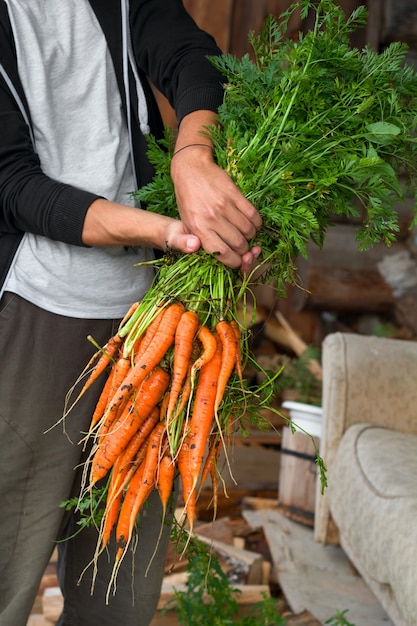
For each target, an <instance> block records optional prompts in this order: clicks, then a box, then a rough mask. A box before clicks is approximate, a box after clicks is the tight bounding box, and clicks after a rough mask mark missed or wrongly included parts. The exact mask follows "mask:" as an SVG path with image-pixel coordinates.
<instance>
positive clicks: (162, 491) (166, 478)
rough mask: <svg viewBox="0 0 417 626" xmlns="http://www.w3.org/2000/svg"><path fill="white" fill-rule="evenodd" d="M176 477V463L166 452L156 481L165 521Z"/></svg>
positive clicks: (160, 463)
mask: <svg viewBox="0 0 417 626" xmlns="http://www.w3.org/2000/svg"><path fill="white" fill-rule="evenodd" d="M174 477H175V463H174V461H173V459H172V457H171V455H170V454H169V452H165V454H164V456H163V457H162V459H161V460H160V462H159V466H158V473H157V479H156V487H157V489H158V492H159V497H160V499H161V504H162V520H164V519H165V515H166V510H167V506H168V501H169V498H170V495H171V493H172V487H173V484H174Z"/></svg>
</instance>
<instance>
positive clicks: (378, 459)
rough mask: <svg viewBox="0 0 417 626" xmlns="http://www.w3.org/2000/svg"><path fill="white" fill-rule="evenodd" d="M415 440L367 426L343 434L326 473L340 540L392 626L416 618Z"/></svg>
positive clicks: (401, 625) (410, 624)
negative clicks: (387, 615)
mask: <svg viewBox="0 0 417 626" xmlns="http://www.w3.org/2000/svg"><path fill="white" fill-rule="evenodd" d="M416 476H417V436H415V435H411V434H409V433H398V432H393V431H392V430H390V429H387V428H381V427H379V426H373V425H370V424H355V425H353V426H350V428H348V430H347V431H346V433H345V434H344V436H343V438H342V440H341V442H340V445H339V447H338V450H337V452H336V455H335V458H334V461H333V464H332V469H331V473H329V487H328V492H329V501H330V512H331V515H332V517H333V519H334V521H335V523H336V525H337V527H338V530H339V534H340V542H341V545H342V547H343V549H344V550H345V552H346V554H347V555H348V557H349V558H350V559H351V561H352V562H353V563H354V564H355V567H356V568H357V569H358V571H359V573H360V574H361V575H362V577H363V578H364V580H365V581H366V582H367V583H368V585H369V587H370V588H371V589H372V590H373V591H374V593H375V595H376V596H377V597H378V599H379V601H380V602H381V604H382V606H383V607H384V609H385V610H386V611H387V613H388V614H389V615H390V616H391V617H392V618H393V620H394V623H395V624H396V626H413V625H415V623H416V615H417V593H416V589H417V567H416V560H415V555H416V554H417V523H416V520H417V480H416Z"/></svg>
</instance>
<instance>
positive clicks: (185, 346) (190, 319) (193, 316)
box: [166, 311, 200, 422]
mask: <svg viewBox="0 0 417 626" xmlns="http://www.w3.org/2000/svg"><path fill="white" fill-rule="evenodd" d="M199 323H200V320H199V317H198V315H197V313H196V312H195V311H184V313H183V314H182V316H181V319H180V321H179V322H178V326H177V329H176V331H175V343H174V361H173V366H172V374H171V390H170V392H169V402H168V408H167V415H166V419H167V421H168V422H169V420H170V418H171V415H172V413H173V411H174V408H175V405H176V403H177V400H178V397H179V395H180V392H181V388H182V385H183V382H184V380H185V378H186V376H187V371H188V366H189V362H190V358H191V353H192V350H193V340H194V336H195V334H196V332H197V329H198V326H199Z"/></svg>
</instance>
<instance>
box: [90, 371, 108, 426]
mask: <svg viewBox="0 0 417 626" xmlns="http://www.w3.org/2000/svg"><path fill="white" fill-rule="evenodd" d="M113 377H114V368H113V369H112V370H111V372H110V373H109V375H108V377H107V380H106V382H105V384H104V387H103V390H102V392H101V394H100V397H99V399H98V401H97V404H96V406H95V408H94V411H93V415H92V416H91V421H90V430H92V429H93V428H94V426H95V425H96V424H97V423H98V422H99V421H100V419H101V418H102V417H103V415H104V413H105V411H106V408H107V404H108V401H109V399H110V397H111V390H112V386H113Z"/></svg>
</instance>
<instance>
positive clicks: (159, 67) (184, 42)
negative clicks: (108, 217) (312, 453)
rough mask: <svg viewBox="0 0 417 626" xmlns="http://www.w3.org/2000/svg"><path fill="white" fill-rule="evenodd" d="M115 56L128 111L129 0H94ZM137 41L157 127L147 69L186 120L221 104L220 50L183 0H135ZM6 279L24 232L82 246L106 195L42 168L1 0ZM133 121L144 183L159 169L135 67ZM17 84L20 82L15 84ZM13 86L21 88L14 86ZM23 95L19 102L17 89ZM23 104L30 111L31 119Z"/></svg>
mask: <svg viewBox="0 0 417 626" xmlns="http://www.w3.org/2000/svg"><path fill="white" fill-rule="evenodd" d="M89 2H90V4H91V6H92V8H93V10H94V12H95V14H96V16H97V19H98V21H99V23H100V25H101V27H102V29H103V32H104V35H105V37H106V40H107V44H108V47H109V50H110V54H111V58H112V60H113V64H114V68H115V72H116V78H117V84H118V87H119V90H120V95H121V99H122V103H123V109H124V113H125V116H127V107H126V95H125V94H126V89H125V84H124V80H123V63H122V17H121V15H122V11H121V2H123V0H89ZM129 18H130V29H131V39H132V47H133V51H134V56H135V61H136V65H137V69H138V72H139V76H140V78H141V83H142V86H143V88H144V90H145V95H146V100H147V106H148V116H149V125H150V130H151V133H152V134H154V135H155V136H160V135H161V132H162V130H163V125H162V120H161V117H160V114H159V110H158V107H157V104H156V101H155V99H154V96H153V93H152V90H151V88H150V86H149V82H148V80H147V78H146V77H149V78H150V80H151V81H152V83H153V84H154V85H155V86H156V87H157V88H158V89H159V90H160V91H161V92H162V93H163V94H164V95H165V96H166V97H167V98H168V101H169V102H170V104H171V106H173V108H174V109H175V111H176V115H177V118H178V120H179V121H181V119H182V118H183V117H184V116H185V115H187V114H188V113H191V112H192V111H195V110H201V109H206V110H211V111H216V110H217V108H218V106H219V105H220V104H221V102H222V99H223V87H222V84H221V83H222V77H221V75H220V74H219V73H218V72H217V71H216V70H215V69H214V68H213V66H212V64H211V63H210V62H209V61H208V60H207V58H206V57H207V55H216V54H219V53H220V50H219V48H218V47H217V45H216V44H215V42H214V40H213V38H212V37H211V36H210V35H208V34H207V33H205V32H203V31H202V30H200V29H199V28H198V27H197V25H196V24H195V22H194V21H193V20H192V18H191V17H190V15H189V14H188V13H187V12H186V11H185V9H184V7H183V4H182V0H130V16H129ZM0 70H1V71H0V285H2V284H3V282H4V280H5V277H6V275H7V271H8V268H9V267H10V264H11V262H12V259H13V256H14V254H15V252H16V250H17V247H18V245H19V242H20V240H21V238H22V236H23V233H24V232H26V231H27V232H31V233H35V234H40V235H43V236H46V237H49V238H50V239H55V240H58V241H64V242H66V243H69V244H73V245H78V246H82V245H83V243H82V240H81V233H82V228H83V223H84V217H85V214H86V212H87V209H88V207H89V206H90V204H91V203H92V202H93V201H94V200H95V199H96V198H97V197H99V196H97V195H94V194H92V193H90V192H88V191H85V190H83V189H78V188H76V187H72V186H70V185H67V184H63V183H61V182H60V181H57V180H53V179H51V178H49V177H48V176H46V175H45V174H44V173H43V172H42V168H41V164H40V162H39V159H38V156H37V154H36V152H35V150H34V147H33V143H32V140H31V133H30V128H29V126H28V124H27V123H26V121H28V122H29V124H30V94H25V93H24V90H23V87H22V84H21V82H20V78H19V73H18V68H17V60H16V50H15V45H14V39H13V32H12V28H11V24H10V20H9V16H8V10H7V5H6V3H5V2H4V0H0ZM129 84H130V88H129V93H130V95H131V97H130V100H131V106H130V111H131V113H130V118H131V119H130V122H131V123H130V127H131V133H132V143H133V151H134V159H135V168H136V177H137V181H138V185H139V186H141V185H143V184H146V183H147V182H149V180H150V179H151V177H152V175H153V171H152V168H151V166H150V164H149V162H148V160H147V157H146V142H145V139H144V136H143V135H142V133H141V131H140V126H139V121H138V115H137V95H136V89H135V81H134V77H133V73H132V72H130V76H129ZM10 85H13V89H12V90H11V89H10ZM13 91H14V93H13ZM16 95H17V96H18V98H19V99H20V106H19V104H18V102H17V101H16V97H15V96H16ZM21 107H23V108H24V111H25V113H26V121H25V118H24V115H23V114H22V110H21Z"/></svg>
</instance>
